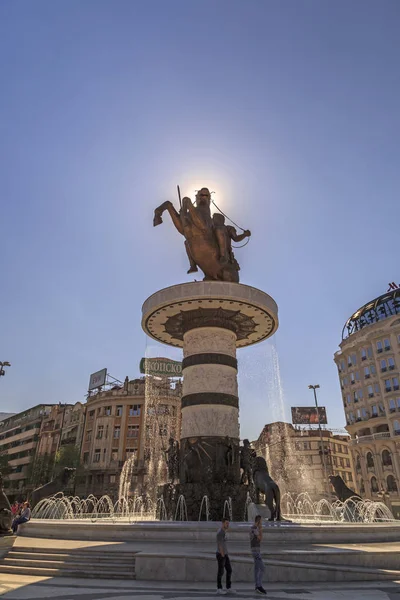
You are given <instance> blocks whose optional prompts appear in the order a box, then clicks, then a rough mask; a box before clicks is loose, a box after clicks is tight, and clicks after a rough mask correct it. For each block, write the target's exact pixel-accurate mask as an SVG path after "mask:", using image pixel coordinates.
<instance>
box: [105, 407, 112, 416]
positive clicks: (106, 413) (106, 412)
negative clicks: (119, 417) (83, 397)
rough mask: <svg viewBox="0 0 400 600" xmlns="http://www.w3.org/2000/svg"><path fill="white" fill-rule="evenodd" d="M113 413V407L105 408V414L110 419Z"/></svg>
mask: <svg viewBox="0 0 400 600" xmlns="http://www.w3.org/2000/svg"><path fill="white" fill-rule="evenodd" d="M111 412H112V408H111V406H105V407H104V414H105V416H106V417H110V416H111Z"/></svg>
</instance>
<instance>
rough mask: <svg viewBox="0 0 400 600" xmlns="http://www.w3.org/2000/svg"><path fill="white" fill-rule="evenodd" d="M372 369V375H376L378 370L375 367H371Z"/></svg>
mask: <svg viewBox="0 0 400 600" xmlns="http://www.w3.org/2000/svg"><path fill="white" fill-rule="evenodd" d="M370 369H371V375H376V368H375V365H371V366H370Z"/></svg>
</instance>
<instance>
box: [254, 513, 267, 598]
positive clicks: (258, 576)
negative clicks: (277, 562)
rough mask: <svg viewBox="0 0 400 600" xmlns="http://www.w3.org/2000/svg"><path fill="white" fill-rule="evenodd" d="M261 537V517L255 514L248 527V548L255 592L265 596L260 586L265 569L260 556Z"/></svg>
mask: <svg viewBox="0 0 400 600" xmlns="http://www.w3.org/2000/svg"><path fill="white" fill-rule="evenodd" d="M262 538H263V533H262V519H261V516H260V515H257V516H256V518H255V519H254V523H253V525H252V526H251V529H250V549H251V553H252V555H253V560H254V582H255V587H256V592H257V594H262V595H263V596H266V594H267V592H266V591H265V589H264V588H263V586H262V578H263V574H264V570H265V566H264V563H263V559H262V557H261V541H262Z"/></svg>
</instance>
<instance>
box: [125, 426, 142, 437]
mask: <svg viewBox="0 0 400 600" xmlns="http://www.w3.org/2000/svg"><path fill="white" fill-rule="evenodd" d="M127 437H128V438H137V437H139V425H128V433H127Z"/></svg>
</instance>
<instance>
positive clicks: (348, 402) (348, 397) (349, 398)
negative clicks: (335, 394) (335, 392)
mask: <svg viewBox="0 0 400 600" xmlns="http://www.w3.org/2000/svg"><path fill="white" fill-rule="evenodd" d="M346 399H347V404H350V402H351V396H350V394H347V396H346Z"/></svg>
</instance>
